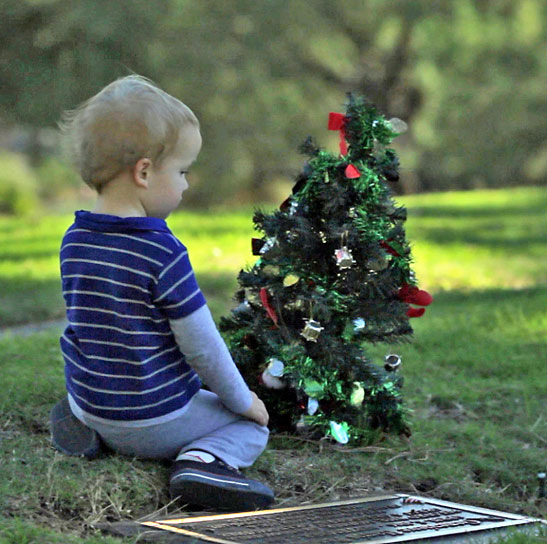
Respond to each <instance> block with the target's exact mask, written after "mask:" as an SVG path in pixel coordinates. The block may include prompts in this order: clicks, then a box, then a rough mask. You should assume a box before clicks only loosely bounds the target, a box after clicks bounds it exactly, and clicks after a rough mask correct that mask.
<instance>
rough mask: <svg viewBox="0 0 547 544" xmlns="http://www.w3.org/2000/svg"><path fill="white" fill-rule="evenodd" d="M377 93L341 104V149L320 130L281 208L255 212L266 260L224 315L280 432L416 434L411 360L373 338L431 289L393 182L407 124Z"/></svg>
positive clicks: (400, 328)
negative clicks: (411, 421)
mask: <svg viewBox="0 0 547 544" xmlns="http://www.w3.org/2000/svg"><path fill="white" fill-rule="evenodd" d="M401 125H404V123H402V122H401V121H399V120H391V121H387V120H386V119H385V118H384V117H383V116H382V115H381V114H379V113H378V111H377V110H376V108H375V107H374V105H372V104H370V103H369V102H368V101H367V100H366V99H364V98H361V97H354V96H353V95H351V94H349V95H348V104H347V111H346V114H345V115H342V114H339V113H331V114H330V116H329V124H328V128H329V129H330V130H338V131H339V132H340V154H333V153H330V152H328V151H325V150H323V149H320V148H319V147H318V146H317V145H316V144H315V143H314V142H313V140H312V139H311V138H308V139H307V140H306V142H304V144H303V145H302V147H301V151H302V152H303V153H304V154H306V155H307V156H308V157H309V159H308V161H307V163H306V164H305V166H304V168H303V171H302V172H301V173H300V174H299V175H298V176H297V178H296V183H295V185H294V187H293V191H292V195H291V196H290V197H289V198H288V199H287V200H286V201H285V202H283V204H282V205H281V208H280V210H279V211H275V212H274V213H271V214H267V213H265V212H264V211H261V210H255V214H254V217H253V221H254V224H255V228H256V230H258V231H261V232H263V233H264V235H263V237H262V238H260V239H258V238H254V239H253V240H252V242H253V243H252V246H253V254H255V255H259V256H260V257H259V259H258V260H257V262H256V263H255V264H254V265H253V266H251V267H248V268H247V269H245V270H242V271H241V272H240V274H239V277H238V281H239V285H240V289H239V290H238V292H237V294H236V296H235V299H236V301H237V302H239V306H237V307H236V308H234V309H233V310H232V311H231V315H230V316H229V317H222V318H221V321H220V330H221V331H222V332H223V333H224V337H225V339H226V341H227V344H228V347H229V349H230V351H231V353H232V356H233V358H234V360H235V362H236V364H237V365H238V366H239V368H240V370H241V372H242V374H243V376H244V378H245V380H246V381H247V383H249V384H250V385H251V387H253V386H254V387H257V386H258V384H260V386H259V388H260V392H259V396H260V397H261V398H262V399H263V400H264V402H265V403H266V406H267V408H268V411H269V413H270V423H271V427H272V428H273V429H274V430H276V431H284V432H294V431H299V432H305V433H307V434H308V435H310V436H314V437H322V436H325V435H331V436H332V437H333V438H334V439H335V440H337V441H338V442H340V443H346V442H348V441H350V440H352V441H360V440H362V439H363V438H366V436H367V434H368V433H370V431H371V429H382V430H385V431H393V432H399V433H406V434H408V433H409V430H408V424H407V421H406V419H405V410H404V406H403V404H402V398H401V391H400V390H401V386H402V377H401V376H400V372H399V367H400V363H401V359H400V357H399V356H398V355H396V354H393V353H391V354H387V355H386V358H385V361H384V364H383V365H382V366H379V365H377V364H375V363H373V362H372V361H371V360H369V358H368V357H367V355H366V354H365V351H364V347H363V345H364V344H366V343H367V342H370V343H375V342H386V343H395V342H401V341H404V340H405V339H407V338H408V336H409V335H410V334H411V333H412V328H411V326H410V324H409V318H411V317H419V316H420V315H422V314H423V312H424V311H425V309H424V308H423V307H421V308H414V307H410V303H412V304H416V305H419V306H426V305H427V304H429V303H430V302H431V300H432V298H431V296H430V295H429V294H428V293H427V292H425V291H422V290H419V289H418V288H417V286H416V280H415V278H414V274H413V272H412V270H411V255H410V247H409V244H408V242H407V240H406V238H405V230H404V228H403V224H404V222H405V220H406V210H405V208H404V207H401V206H397V205H396V204H395V202H394V201H393V199H392V197H391V191H390V189H389V187H388V186H387V183H386V181H389V182H396V181H397V180H398V164H399V163H398V158H397V155H396V153H395V151H394V150H393V149H389V148H387V147H386V146H387V145H388V144H389V143H391V141H392V140H393V138H394V137H396V136H397V134H398V133H399V132H401V128H400V127H401Z"/></svg>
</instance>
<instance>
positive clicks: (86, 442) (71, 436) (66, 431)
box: [50, 399, 102, 459]
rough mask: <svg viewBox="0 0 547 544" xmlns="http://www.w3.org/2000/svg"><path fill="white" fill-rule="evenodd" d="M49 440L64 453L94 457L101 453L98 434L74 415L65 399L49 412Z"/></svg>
mask: <svg viewBox="0 0 547 544" xmlns="http://www.w3.org/2000/svg"><path fill="white" fill-rule="evenodd" d="M50 423H51V442H52V444H53V447H54V448H55V449H56V450H58V451H60V452H61V453H64V454H65V455H72V456H84V457H87V458H88V459H94V458H95V457H97V456H98V455H99V454H100V453H101V449H102V446H101V441H100V438H99V435H98V434H97V432H96V431H94V430H93V429H90V428H89V427H86V426H85V425H84V424H83V423H82V422H81V421H80V420H79V419H77V418H76V416H74V414H73V413H72V410H71V409H70V405H69V404H68V400H67V399H63V400H62V401H60V402H58V403H57V404H56V405H55V406H54V407H53V408H52V409H51V412H50Z"/></svg>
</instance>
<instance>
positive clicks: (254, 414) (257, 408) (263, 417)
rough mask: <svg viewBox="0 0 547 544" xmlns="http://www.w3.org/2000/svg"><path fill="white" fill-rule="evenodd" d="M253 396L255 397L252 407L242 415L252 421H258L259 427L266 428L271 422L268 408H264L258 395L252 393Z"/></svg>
mask: <svg viewBox="0 0 547 544" xmlns="http://www.w3.org/2000/svg"><path fill="white" fill-rule="evenodd" d="M251 395H252V397H253V402H252V404H251V407H250V408H249V409H248V410H247V411H246V412H243V414H241V415H242V416H243V417H246V418H248V419H252V420H253V421H256V422H257V423H258V424H259V425H263V426H264V427H265V426H266V425H268V421H269V420H270V415H269V414H268V410H266V406H264V403H263V402H262V401H261V400H260V399H259V398H258V396H257V394H256V393H254V392H253V391H251Z"/></svg>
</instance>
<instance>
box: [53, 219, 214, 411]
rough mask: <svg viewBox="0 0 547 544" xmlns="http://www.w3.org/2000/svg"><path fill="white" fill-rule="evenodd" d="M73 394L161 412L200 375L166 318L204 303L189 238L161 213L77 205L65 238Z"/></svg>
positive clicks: (64, 341) (178, 404) (103, 407)
mask: <svg viewBox="0 0 547 544" xmlns="http://www.w3.org/2000/svg"><path fill="white" fill-rule="evenodd" d="M60 260H61V278H62V285H63V297H64V299H65V303H66V310H67V318H68V327H67V328H66V330H65V332H64V334H63V336H62V337H61V340H60V343H61V350H62V353H63V357H64V360H65V378H66V387H67V390H68V393H69V394H70V395H71V397H72V398H73V399H74V401H75V402H76V404H77V405H78V407H79V408H81V410H83V411H84V412H86V413H88V414H91V415H93V416H96V417H99V418H103V419H109V420H120V421H121V420H125V421H137V420H146V419H152V418H162V417H163V416H166V415H167V414H171V413H173V412H175V411H177V410H180V409H181V408H183V407H184V406H185V405H186V404H187V403H188V402H189V400H190V399H191V398H192V397H193V395H195V393H197V391H198V390H199V388H200V386H201V382H200V380H199V378H198V376H197V374H196V373H195V371H194V370H192V368H191V367H190V366H189V365H188V364H187V362H186V360H185V357H184V355H183V354H182V352H181V351H180V349H179V347H178V345H177V343H176V340H175V337H174V335H173V333H172V331H171V328H170V326H169V320H170V319H179V318H182V317H185V316H187V315H189V314H191V313H192V312H194V311H195V310H197V309H198V308H201V307H202V306H203V305H205V304H206V301H205V298H204V296H203V294H202V293H201V291H200V289H199V286H198V284H197V282H196V278H195V276H194V272H193V270H192V266H191V264H190V260H189V257H188V251H187V249H186V247H185V246H184V245H183V244H182V243H181V242H180V241H179V240H177V238H176V237H175V236H174V235H173V234H172V232H171V231H170V230H169V228H168V227H167V224H166V223H165V221H164V220H162V219H157V218H153V217H126V218H122V217H115V216H112V215H103V214H95V213H92V212H87V211H78V212H76V217H75V221H74V223H73V225H72V226H71V227H70V228H69V229H68V230H67V231H66V233H65V235H64V237H63V242H62V246H61V253H60Z"/></svg>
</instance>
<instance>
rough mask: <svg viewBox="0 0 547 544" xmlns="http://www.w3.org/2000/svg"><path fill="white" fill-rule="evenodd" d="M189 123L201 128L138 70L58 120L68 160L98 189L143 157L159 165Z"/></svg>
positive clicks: (188, 114)
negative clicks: (137, 72)
mask: <svg viewBox="0 0 547 544" xmlns="http://www.w3.org/2000/svg"><path fill="white" fill-rule="evenodd" d="M187 124H191V125H193V126H195V127H197V128H199V121H198V120H197V118H196V116H195V115H194V113H193V112H192V110H191V109H190V108H189V107H188V106H186V105H185V104H183V103H182V102H181V101H180V100H177V99H176V98H174V97H173V96H171V95H170V94H168V93H166V92H165V91H163V90H161V89H160V88H159V87H157V86H156V85H155V84H154V83H153V82H152V81H150V80H149V79H147V78H145V77H143V76H139V75H130V76H125V77H121V78H119V79H117V80H116V81H113V82H112V83H110V84H109V85H107V86H106V87H105V88H104V89H102V91H100V92H99V93H97V94H96V95H95V96H93V97H91V98H90V99H88V100H86V101H85V102H84V103H83V104H81V105H80V106H78V107H77V108H76V109H74V110H68V111H66V112H64V113H63V115H62V117H61V121H59V123H58V125H59V128H60V130H61V135H62V140H63V149H64V152H65V154H66V155H67V158H68V160H69V161H70V162H71V163H72V164H73V165H74V166H75V168H76V169H77V171H78V172H79V173H80V175H81V176H82V179H83V180H84V181H85V183H87V185H89V186H90V187H92V188H94V189H96V190H97V191H98V192H100V191H101V187H102V186H104V185H105V184H106V183H108V182H109V181H110V180H111V179H113V178H114V177H116V176H117V175H118V174H119V173H120V172H121V171H122V170H123V169H124V168H126V167H128V166H132V165H134V164H135V163H136V162H137V161H138V160H139V159H141V158H143V157H148V158H150V159H151V160H152V161H153V162H154V163H155V164H156V165H158V166H159V165H161V162H162V160H163V159H165V157H167V156H168V155H169V154H170V153H171V152H172V151H173V149H174V147H175V146H176V144H177V140H178V136H179V133H180V130H181V129H182V128H183V127H184V126H185V125H187Z"/></svg>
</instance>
